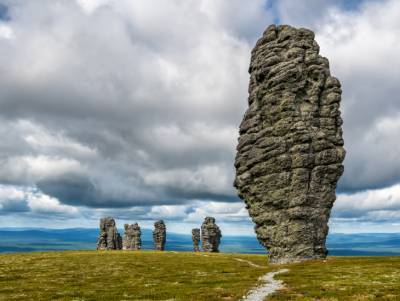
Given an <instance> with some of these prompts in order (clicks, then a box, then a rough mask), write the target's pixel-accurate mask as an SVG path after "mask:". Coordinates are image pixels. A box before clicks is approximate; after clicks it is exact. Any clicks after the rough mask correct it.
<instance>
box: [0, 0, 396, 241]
mask: <svg viewBox="0 0 400 301" xmlns="http://www.w3.org/2000/svg"><path fill="white" fill-rule="evenodd" d="M271 23H283V24H285V23H287V24H291V25H295V26H303V27H308V28H311V29H313V30H314V31H315V32H316V38H317V41H318V43H319V44H320V46H321V54H322V55H324V56H327V57H328V58H329V60H330V63H331V72H332V73H333V74H334V75H335V76H337V77H338V78H339V79H340V80H341V82H342V85H343V101H342V113H343V119H344V136H345V147H346V150H347V157H346V160H345V173H344V175H343V177H342V179H341V180H340V182H339V185H338V200H337V202H336V203H335V206H334V211H333V216H332V219H331V231H332V232H394V231H400V139H399V138H400V96H399V95H400V55H399V54H400V38H399V36H400V2H399V1H397V0H392V1H390V0H387V1H384V0H382V1H378V0H364V1H361V0H360V1H356V0H351V1H349V0H341V1H336V0H335V1H334V0H332V1H329V0H307V1H297V0H279V1H277V0H276V1H272V0H248V1H242V0H170V1H162V0H37V1H26V0H0V132H1V137H2V139H1V143H0V226H1V227H56V228H65V227H97V224H98V218H99V217H101V216H104V215H112V216H114V217H115V218H117V224H118V225H119V226H120V228H121V226H122V223H124V222H126V221H129V222H134V221H139V223H140V224H141V225H142V226H143V227H151V225H152V222H153V221H154V220H155V219H159V218H163V219H165V220H166V222H167V227H168V228H169V229H170V230H171V231H175V232H184V233H188V232H189V231H190V229H191V227H193V226H198V225H199V224H200V223H201V221H202V220H203V218H204V217H205V216H207V215H212V216H215V217H216V218H217V222H218V223H219V224H220V225H221V228H222V231H223V232H224V233H226V234H234V233H240V234H249V235H250V234H252V233H253V231H252V224H251V222H250V221H249V218H248V214H247V211H246V210H245V209H244V206H243V204H242V202H241V201H240V200H239V199H238V198H237V197H236V193H235V190H234V188H233V187H232V182H233V176H234V168H233V159H234V155H235V146H236V141H237V136H238V125H239V123H240V121H241V118H242V115H243V113H244V111H245V109H246V105H247V85H248V79H249V76H248V73H247V69H248V64H249V59H250V51H251V49H252V47H253V46H254V44H255V41H256V40H257V38H258V37H259V36H260V35H261V34H262V32H263V30H264V29H265V28H266V27H267V26H268V25H269V24H271Z"/></svg>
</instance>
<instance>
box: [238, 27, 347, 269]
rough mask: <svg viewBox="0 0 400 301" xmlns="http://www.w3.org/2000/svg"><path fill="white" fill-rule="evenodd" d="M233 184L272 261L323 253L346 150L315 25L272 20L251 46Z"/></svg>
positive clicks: (335, 85)
mask: <svg viewBox="0 0 400 301" xmlns="http://www.w3.org/2000/svg"><path fill="white" fill-rule="evenodd" d="M249 73H250V84H249V98H248V109H247V111H246V113H245V115H244V118H243V121H242V123H241V125H240V130H239V133H240V137H239V141H238V145H237V155H236V160H235V167H236V178H235V182H234V186H235V187H236V188H237V190H238V195H239V197H241V198H242V199H243V200H244V201H245V203H246V206H247V208H248V211H249V214H250V216H251V218H252V220H253V222H254V223H255V231H256V234H257V238H258V240H259V241H260V243H261V244H262V245H264V246H265V247H266V248H267V250H268V252H269V254H270V262H271V263H289V262H298V261H302V260H307V259H318V258H325V257H326V255H327V249H326V247H325V240H326V236H327V234H328V219H329V216H330V212H331V208H332V206H333V203H334V201H335V199H336V196H335V188H336V184H337V181H338V180H339V178H340V176H341V175H342V173H343V165H342V162H343V160H344V157H345V150H344V148H343V144H344V142H343V139H342V128H341V126H342V119H341V117H340V110H339V106H340V101H341V93H342V90H341V86H340V82H339V80H338V79H337V78H335V77H333V76H332V75H331V74H330V71H329V62H328V59H326V58H324V57H322V56H320V55H319V46H318V44H317V42H316V41H315V40H314V33H313V32H312V31H310V30H308V29H304V28H300V29H296V28H293V27H291V26H288V25H280V26H275V25H271V26H269V27H268V28H267V29H266V30H265V32H264V34H263V36H262V37H261V38H260V39H259V40H258V42H257V44H256V46H255V47H254V49H253V51H252V56H251V63H250V67H249Z"/></svg>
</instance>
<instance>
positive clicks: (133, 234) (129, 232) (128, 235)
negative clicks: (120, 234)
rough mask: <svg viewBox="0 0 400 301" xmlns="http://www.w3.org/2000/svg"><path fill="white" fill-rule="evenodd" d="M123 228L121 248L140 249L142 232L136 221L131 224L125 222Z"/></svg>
mask: <svg viewBox="0 0 400 301" xmlns="http://www.w3.org/2000/svg"><path fill="white" fill-rule="evenodd" d="M124 228H125V234H124V239H123V241H122V246H123V247H122V248H123V249H124V250H140V248H141V247H142V239H141V235H142V232H141V231H140V227H139V225H138V223H134V224H133V225H128V224H125V225H124Z"/></svg>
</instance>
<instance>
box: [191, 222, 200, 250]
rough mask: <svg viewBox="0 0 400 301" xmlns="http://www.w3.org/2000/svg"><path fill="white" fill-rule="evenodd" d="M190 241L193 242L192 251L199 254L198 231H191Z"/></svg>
mask: <svg viewBox="0 0 400 301" xmlns="http://www.w3.org/2000/svg"><path fill="white" fill-rule="evenodd" d="M192 241H193V251H194V252H199V251H200V247H199V244H200V229H197V228H195V229H192Z"/></svg>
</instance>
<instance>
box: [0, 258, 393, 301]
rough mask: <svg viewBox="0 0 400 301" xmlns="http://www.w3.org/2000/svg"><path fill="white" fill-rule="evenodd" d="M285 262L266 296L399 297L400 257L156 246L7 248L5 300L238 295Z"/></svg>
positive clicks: (2, 282)
mask: <svg viewBox="0 0 400 301" xmlns="http://www.w3.org/2000/svg"><path fill="white" fill-rule="evenodd" d="M283 267H285V268H288V269H289V270H290V271H289V272H288V273H286V274H281V275H278V276H277V278H279V279H282V280H283V281H284V283H285V288H284V289H283V290H281V291H279V292H277V293H276V294H274V295H273V296H270V297H269V298H268V300H319V301H328V300H330V301H333V300H338V301H341V300H354V301H358V300H363V301H364V300H400V257H330V258H328V260H326V261H310V262H306V263H302V264H292V265H286V266H268V264H267V256H266V255H246V254H228V253H220V254H210V253H207V254H205V253H191V252H179V253H178V252H155V251H140V252H137V251H103V252H98V251H64V252H37V253H16V254H2V255H0V300H2V301H3V300H4V301H9V300H76V301H78V300H79V301H83V300H85V301H89V300H96V301H102V300H118V301H120V300H171V301H172V300H182V301H187V300H196V301H197V300H199V301H201V300H207V301H212V300H240V299H241V298H242V296H243V295H245V294H246V293H247V292H248V291H249V290H250V289H251V288H252V287H254V286H255V285H256V284H258V278H259V277H260V276H261V275H264V274H265V273H268V272H269V271H272V270H276V269H280V268H283Z"/></svg>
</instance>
